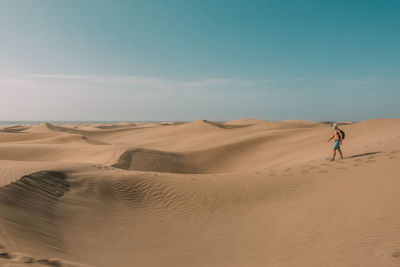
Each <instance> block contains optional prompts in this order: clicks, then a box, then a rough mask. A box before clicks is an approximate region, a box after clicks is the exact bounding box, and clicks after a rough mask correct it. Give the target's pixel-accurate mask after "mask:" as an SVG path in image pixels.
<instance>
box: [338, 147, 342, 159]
mask: <svg viewBox="0 0 400 267" xmlns="http://www.w3.org/2000/svg"><path fill="white" fill-rule="evenodd" d="M338 151H339V155H340V157H341V158H342V159H343V154H342V150H341V149H340V148H339V149H338Z"/></svg>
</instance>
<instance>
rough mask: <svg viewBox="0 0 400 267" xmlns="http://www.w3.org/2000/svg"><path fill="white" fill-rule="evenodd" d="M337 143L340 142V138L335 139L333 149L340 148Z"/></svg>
mask: <svg viewBox="0 0 400 267" xmlns="http://www.w3.org/2000/svg"><path fill="white" fill-rule="evenodd" d="M339 143H340V140H336V141H335V144H334V145H333V150H339V149H340V145H339Z"/></svg>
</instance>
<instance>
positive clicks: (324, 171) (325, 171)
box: [319, 170, 328, 173]
mask: <svg viewBox="0 0 400 267" xmlns="http://www.w3.org/2000/svg"><path fill="white" fill-rule="evenodd" d="M319 172H320V173H327V172H328V170H322V171H319Z"/></svg>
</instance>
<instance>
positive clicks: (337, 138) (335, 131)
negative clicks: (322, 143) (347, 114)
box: [328, 123, 343, 161]
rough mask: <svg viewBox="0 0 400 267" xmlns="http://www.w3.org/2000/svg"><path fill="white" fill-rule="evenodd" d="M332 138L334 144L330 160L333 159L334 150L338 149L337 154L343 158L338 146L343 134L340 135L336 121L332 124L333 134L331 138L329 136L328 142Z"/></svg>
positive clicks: (340, 143)
mask: <svg viewBox="0 0 400 267" xmlns="http://www.w3.org/2000/svg"><path fill="white" fill-rule="evenodd" d="M332 139H333V140H334V142H335V144H334V145H333V157H332V158H330V160H331V161H334V160H335V157H336V150H337V151H339V155H340V157H341V158H342V159H343V154H342V150H341V149H340V146H341V145H342V140H343V136H342V132H341V131H339V126H338V125H337V123H334V124H333V135H332V137H331V138H329V140H328V143H329V142H330V141H331V140H332Z"/></svg>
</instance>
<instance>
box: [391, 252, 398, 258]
mask: <svg viewBox="0 0 400 267" xmlns="http://www.w3.org/2000/svg"><path fill="white" fill-rule="evenodd" d="M392 256H393V258H400V251H395V252H393V253H392Z"/></svg>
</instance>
